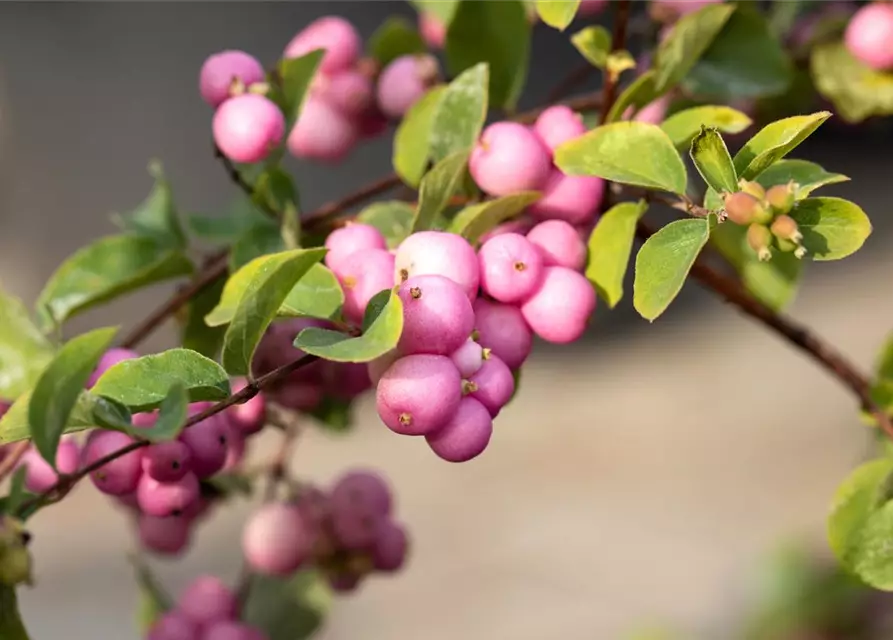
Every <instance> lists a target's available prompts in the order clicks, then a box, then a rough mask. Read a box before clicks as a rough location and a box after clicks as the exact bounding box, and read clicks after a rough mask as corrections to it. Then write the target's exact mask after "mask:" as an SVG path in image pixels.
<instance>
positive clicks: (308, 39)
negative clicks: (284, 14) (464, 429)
mask: <svg viewBox="0 0 893 640" xmlns="http://www.w3.org/2000/svg"><path fill="white" fill-rule="evenodd" d="M314 49H324V50H325V54H323V58H322V61H321V62H320V63H319V69H320V71H322V72H323V73H327V74H329V75H332V74H335V73H338V72H339V71H345V70H346V69H349V68H350V67H352V66H353V65H354V63H355V62H356V61H357V58H358V57H359V55H360V51H361V50H362V42H361V40H360V34H359V33H357V30H356V29H354V27H353V25H352V24H350V22H348V21H347V20H345V19H344V18H341V17H339V16H324V17H322V18H319V19H317V20H314V21H313V22H311V23H310V24H309V25H307V27H305V28H304V29H303V30H302V31H301V32H300V33H298V35H296V36H295V37H294V38H292V40H291V42H289V43H288V46H286V47H285V53H284V55H283V57H285V58H299V57H301V56H303V55H305V54H308V53H310V52H311V51H313V50H314Z"/></svg>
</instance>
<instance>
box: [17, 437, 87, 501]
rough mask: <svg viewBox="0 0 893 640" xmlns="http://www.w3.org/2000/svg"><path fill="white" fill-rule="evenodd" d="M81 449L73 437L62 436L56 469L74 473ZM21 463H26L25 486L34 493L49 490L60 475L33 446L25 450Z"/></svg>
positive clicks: (57, 452) (57, 453)
mask: <svg viewBox="0 0 893 640" xmlns="http://www.w3.org/2000/svg"><path fill="white" fill-rule="evenodd" d="M79 458H80V449H79V448H78V444H77V442H75V441H74V440H72V439H71V438H62V440H61V441H60V442H59V448H58V449H56V469H58V470H59V472H60V473H74V472H75V471H77V470H78V464H79V462H80V461H79ZM19 464H22V465H25V467H26V468H27V470H26V471H25V488H26V489H27V490H28V491H30V492H32V493H43V492H44V491H47V490H49V489H50V488H51V487H52V486H53V485H54V484H56V481H57V480H58V479H59V476H58V475H56V472H55V471H54V470H53V467H51V466H50V465H49V463H48V462H47V461H46V460H44V459H43V458H42V457H41V455H40V453H38V451H37V449H34V448H33V447H32V448H30V449H28V451H26V452H25V455H23V456H22V459H21V461H20V463H19Z"/></svg>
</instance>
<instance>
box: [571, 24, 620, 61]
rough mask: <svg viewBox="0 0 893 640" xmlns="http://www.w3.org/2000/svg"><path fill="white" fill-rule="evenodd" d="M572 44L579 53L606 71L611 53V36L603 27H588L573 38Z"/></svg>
mask: <svg viewBox="0 0 893 640" xmlns="http://www.w3.org/2000/svg"><path fill="white" fill-rule="evenodd" d="M571 43H572V44H573V45H574V46H575V47H576V48H577V51H579V52H580V54H581V55H582V56H583V57H584V58H586V60H588V61H589V63H590V64H591V65H592V66H594V67H596V68H598V69H604V68H605V67H606V66H607V64H608V55H609V54H610V53H611V34H610V33H608V30H607V29H605V28H604V27H603V26H601V25H596V26H592V27H586V28H585V29H582V30H580V31H578V32H577V33H575V34H574V35H572V36H571Z"/></svg>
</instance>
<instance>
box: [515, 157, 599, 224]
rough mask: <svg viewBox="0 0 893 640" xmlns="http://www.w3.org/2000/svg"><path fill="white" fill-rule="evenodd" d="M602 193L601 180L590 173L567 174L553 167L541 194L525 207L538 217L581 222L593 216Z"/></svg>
mask: <svg viewBox="0 0 893 640" xmlns="http://www.w3.org/2000/svg"><path fill="white" fill-rule="evenodd" d="M604 193H605V181H604V180H602V179H601V178H593V177H591V176H567V175H564V174H563V173H561V171H560V170H558V169H555V170H554V171H552V174H551V175H550V176H549V179H548V180H547V181H546V184H545V186H544V187H543V196H542V197H541V198H540V199H539V200H537V201H536V202H534V203H533V204H532V205H530V207H529V208H528V211H530V213H531V214H533V216H534V217H536V218H537V219H539V220H564V221H565V222H569V223H570V224H582V223H584V222H587V221H589V220H592V218H594V217H595V214H596V212H597V211H598V207H599V205H600V204H601V201H602V196H604Z"/></svg>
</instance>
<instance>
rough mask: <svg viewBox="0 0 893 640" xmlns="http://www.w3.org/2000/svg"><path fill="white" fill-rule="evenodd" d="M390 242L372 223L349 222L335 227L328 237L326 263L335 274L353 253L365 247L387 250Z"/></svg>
mask: <svg viewBox="0 0 893 640" xmlns="http://www.w3.org/2000/svg"><path fill="white" fill-rule="evenodd" d="M387 248H388V243H387V241H386V240H385V237H384V236H383V235H382V233H381V231H379V230H378V229H376V228H375V227H373V226H372V225H370V224H363V223H362V222H349V223H348V224H346V225H345V226H343V227H341V228H340V229H335V230H334V231H332V233H330V234H329V237H328V238H326V249H328V250H329V251H328V253H326V257H325V263H326V266H327V267H328V268H329V269H331V270H332V271H333V272H335V274H338V273H339V272H340V271H341V269H342V268H343V266H344V262H345V261H346V260H347V258H349V257H350V256H351V255H353V254H354V253H356V252H357V251H362V250H363V249H382V250H385V251H386V250H387Z"/></svg>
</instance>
